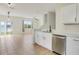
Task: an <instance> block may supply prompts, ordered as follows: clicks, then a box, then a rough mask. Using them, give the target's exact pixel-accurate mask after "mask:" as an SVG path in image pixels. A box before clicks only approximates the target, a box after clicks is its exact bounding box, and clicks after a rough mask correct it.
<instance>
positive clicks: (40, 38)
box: [35, 4, 79, 55]
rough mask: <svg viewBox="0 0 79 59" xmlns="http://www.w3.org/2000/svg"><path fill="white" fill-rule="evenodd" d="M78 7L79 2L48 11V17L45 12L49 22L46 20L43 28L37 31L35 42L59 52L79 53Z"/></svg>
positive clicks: (66, 53) (65, 53) (64, 53)
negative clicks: (53, 11)
mask: <svg viewBox="0 0 79 59" xmlns="http://www.w3.org/2000/svg"><path fill="white" fill-rule="evenodd" d="M78 9H79V4H69V5H66V6H64V7H60V8H56V9H55V13H52V12H51V13H52V14H51V13H50V12H48V13H47V19H46V14H45V20H46V21H47V23H46V22H45V24H44V25H43V27H42V29H41V30H38V31H36V36H35V38H36V40H35V42H36V43H37V44H39V45H41V46H43V47H45V48H47V49H49V50H51V51H54V52H55V53H57V54H63V55H79V52H78V51H79V19H78V17H79V16H78V15H79V10H78ZM49 15H51V16H49ZM51 17H52V19H51ZM51 20H52V21H51ZM50 22H52V25H51V23H50ZM47 24H48V27H46V26H47ZM49 25H51V26H52V27H51V28H52V29H50V26H49ZM45 27H46V28H45ZM46 29H47V30H46ZM50 31H52V32H50ZM48 39H49V40H48ZM47 43H48V44H47Z"/></svg>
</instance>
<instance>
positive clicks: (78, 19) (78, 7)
mask: <svg viewBox="0 0 79 59" xmlns="http://www.w3.org/2000/svg"><path fill="white" fill-rule="evenodd" d="M76 9H77V12H76V13H77V14H76V15H77V23H79V4H77V8H76Z"/></svg>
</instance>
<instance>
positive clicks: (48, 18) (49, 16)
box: [44, 12, 56, 29]
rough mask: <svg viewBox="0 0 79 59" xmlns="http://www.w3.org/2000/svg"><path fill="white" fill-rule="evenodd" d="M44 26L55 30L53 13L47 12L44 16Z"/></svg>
mask: <svg viewBox="0 0 79 59" xmlns="http://www.w3.org/2000/svg"><path fill="white" fill-rule="evenodd" d="M44 24H45V25H46V26H47V27H48V28H49V27H50V26H51V28H52V29H55V24H56V23H55V12H48V13H46V14H44Z"/></svg>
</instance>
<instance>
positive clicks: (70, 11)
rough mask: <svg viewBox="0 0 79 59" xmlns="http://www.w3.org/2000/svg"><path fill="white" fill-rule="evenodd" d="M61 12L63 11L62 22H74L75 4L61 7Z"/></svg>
mask: <svg viewBox="0 0 79 59" xmlns="http://www.w3.org/2000/svg"><path fill="white" fill-rule="evenodd" d="M62 12H63V20H64V23H75V18H76V4H72V5H68V6H65V7H63V10H62Z"/></svg>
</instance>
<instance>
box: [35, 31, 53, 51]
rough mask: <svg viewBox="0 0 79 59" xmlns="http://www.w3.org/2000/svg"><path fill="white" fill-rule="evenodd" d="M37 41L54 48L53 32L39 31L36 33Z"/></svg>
mask: <svg viewBox="0 0 79 59" xmlns="http://www.w3.org/2000/svg"><path fill="white" fill-rule="evenodd" d="M35 43H37V44H39V45H40V46H42V47H44V48H47V49H49V50H52V33H47V32H41V31H37V32H36V34H35Z"/></svg>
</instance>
